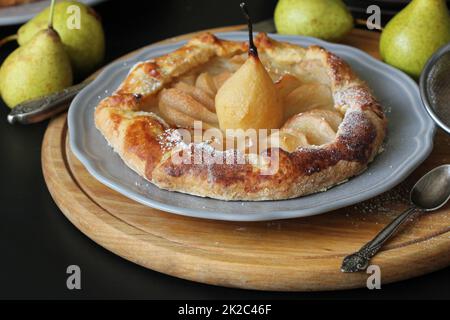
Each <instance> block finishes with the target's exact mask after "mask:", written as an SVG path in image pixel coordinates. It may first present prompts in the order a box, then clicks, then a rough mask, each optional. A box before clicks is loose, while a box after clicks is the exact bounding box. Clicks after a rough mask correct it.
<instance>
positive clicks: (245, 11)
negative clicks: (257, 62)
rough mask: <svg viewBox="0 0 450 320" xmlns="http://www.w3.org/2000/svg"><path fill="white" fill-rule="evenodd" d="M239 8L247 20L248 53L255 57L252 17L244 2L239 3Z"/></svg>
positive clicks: (256, 54) (256, 53)
mask: <svg viewBox="0 0 450 320" xmlns="http://www.w3.org/2000/svg"><path fill="white" fill-rule="evenodd" d="M241 9H242V13H243V14H244V17H245V19H246V20H247V24H248V38H249V40H248V55H249V56H253V57H257V56H258V49H257V48H256V46H255V43H254V42H253V23H252V19H251V18H250V14H249V13H248V9H247V4H246V3H245V2H242V3H241Z"/></svg>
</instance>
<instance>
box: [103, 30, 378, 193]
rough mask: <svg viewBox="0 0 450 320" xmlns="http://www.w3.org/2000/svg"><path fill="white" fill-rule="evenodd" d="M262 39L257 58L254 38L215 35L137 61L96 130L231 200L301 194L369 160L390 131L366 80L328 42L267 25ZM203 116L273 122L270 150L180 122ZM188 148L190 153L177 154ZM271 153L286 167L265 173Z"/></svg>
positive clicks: (182, 184) (156, 167) (132, 163)
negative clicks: (296, 40)
mask: <svg viewBox="0 0 450 320" xmlns="http://www.w3.org/2000/svg"><path fill="white" fill-rule="evenodd" d="M255 44H256V47H257V48H258V51H259V54H258V52H253V54H249V57H247V51H248V50H249V45H248V44H247V43H244V42H234V41H225V40H220V39H218V38H216V37H215V36H213V35H211V34H208V33H205V34H202V35H200V36H197V37H195V38H193V39H192V40H190V41H189V42H188V43H187V44H186V45H184V46H183V47H181V48H180V49H178V50H176V51H174V52H172V53H169V54H167V55H164V56H161V57H158V58H156V59H154V60H149V61H145V62H141V63H138V64H137V65H136V66H134V67H133V68H132V70H131V71H130V73H129V75H128V76H127V78H126V79H125V80H124V82H123V83H122V84H121V86H120V87H119V88H118V89H117V91H116V92H115V93H114V94H113V95H112V96H110V97H107V98H106V99H104V100H103V101H101V102H100V104H99V105H98V107H97V109H96V111H95V124H96V126H97V128H98V129H99V130H100V131H101V133H102V134H103V135H104V137H105V138H106V140H107V141H108V142H109V144H110V145H111V146H112V147H113V148H114V150H115V151H116V152H117V153H118V154H119V155H120V156H121V158H122V159H123V161H124V162H125V163H126V164H127V165H128V166H129V167H130V168H132V169H133V170H134V171H136V172H137V173H138V174H139V175H141V176H142V177H144V178H145V179H147V180H148V181H150V182H152V183H153V184H155V185H156V186H158V187H159V188H162V189H166V190H170V191H179V192H183V193H188V194H193V195H198V196H204V197H211V198H216V199H222V200H252V201H257V200H279V199H288V198H295V197H299V196H303V195H307V194H311V193H315V192H319V191H325V190H326V189H328V188H330V187H332V186H334V185H337V184H340V183H342V182H345V181H346V180H347V179H349V178H350V177H352V176H355V175H357V174H359V173H361V172H362V171H363V170H364V169H366V167H367V165H368V163H369V162H371V161H372V160H373V159H374V157H375V156H376V155H377V154H378V152H379V151H380V149H381V145H382V142H383V139H384V137H385V130H386V119H385V116H384V114H383V110H382V108H381V106H380V104H379V103H378V102H377V101H376V99H375V98H374V97H373V95H372V94H371V92H370V90H369V88H368V87H367V85H366V84H365V83H364V82H363V81H361V80H360V79H358V77H357V76H356V75H355V74H354V73H353V72H352V70H351V69H350V67H349V66H348V65H347V64H346V63H345V62H344V61H343V60H342V59H340V58H339V57H337V56H336V55H334V54H332V53H330V52H328V51H326V50H325V49H323V48H321V47H318V46H311V47H308V48H303V47H300V46H297V45H293V44H289V43H284V42H278V41H275V40H273V39H271V38H269V37H268V36H267V35H266V34H264V33H260V34H259V35H258V36H257V37H256V38H255ZM250 49H251V46H250ZM249 52H250V53H252V52H251V50H250V51H249ZM195 121H201V124H202V129H203V130H206V131H207V130H209V129H213V130H214V128H216V129H215V130H217V131H219V132H225V131H226V130H227V129H242V130H248V129H258V130H259V129H268V130H266V131H267V132H268V135H267V138H266V139H265V142H266V148H259V149H257V151H256V152H253V153H252V152H246V151H247V150H249V146H248V145H246V146H244V148H239V147H237V146H234V145H233V146H232V147H231V148H230V147H223V146H219V144H215V142H217V141H216V140H215V139H216V138H215V137H214V138H211V137H210V138H206V137H205V138H204V140H202V141H198V140H197V141H195V140H194V141H193V142H189V143H188V142H186V141H185V139H184V136H183V135H181V134H180V132H181V130H184V131H188V132H192V131H193V128H194V126H195V125H194V124H195ZM276 129H279V130H276ZM225 136H226V134H225ZM274 137H276V139H277V142H278V144H275V143H273V141H274ZM260 140H261V141H262V140H264V138H261V139H260ZM258 141H259V140H258ZM261 141H259V142H261ZM197 151H200V153H196V152H197ZM275 151H276V153H277V157H276V160H273V157H271V156H272V155H273V154H274V153H275ZM183 152H184V153H186V152H187V154H188V155H189V156H188V157H185V158H183V159H184V160H183V161H174V155H180V154H181V153H183ZM198 154H200V155H201V157H200V158H201V159H200V160H201V161H198V160H199V159H197V158H196V155H198ZM263 155H264V156H263ZM194 158H195V159H194ZM212 158H214V159H215V161H209V160H210V159H212ZM268 158H270V159H272V160H271V161H276V162H277V165H276V167H275V168H276V169H275V170H274V171H272V172H271V174H266V173H264V174H263V172H266V169H267V167H268V166H270V165H272V164H269V162H270V161H266V160H267V159H268ZM208 159H209V160H208ZM217 159H222V160H223V161H222V162H220V161H217ZM230 159H231V160H230ZM238 159H240V160H241V161H238ZM255 159H256V160H255ZM264 159H265V160H264ZM186 160H188V161H186Z"/></svg>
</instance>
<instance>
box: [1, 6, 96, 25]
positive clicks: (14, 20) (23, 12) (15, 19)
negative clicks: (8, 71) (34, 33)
mask: <svg viewBox="0 0 450 320" xmlns="http://www.w3.org/2000/svg"><path fill="white" fill-rule="evenodd" d="M79 1H80V2H82V3H85V4H87V5H88V6H93V5H95V4H97V3H100V2H103V1H105V0H79ZM50 2H51V1H50V0H47V1H38V2H32V3H27V4H22V5H18V6H13V7H5V8H0V26H6V25H13V24H21V23H24V22H27V21H28V20H30V19H31V18H33V17H34V16H35V15H37V14H38V13H39V12H41V11H42V10H44V9H45V8H47V7H48V6H49V5H50Z"/></svg>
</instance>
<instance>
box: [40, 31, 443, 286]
mask: <svg viewBox="0 0 450 320" xmlns="http://www.w3.org/2000/svg"><path fill="white" fill-rule="evenodd" d="M234 29H236V28H235V27H232V28H225V29H223V28H221V29H215V30H212V31H224V30H225V31H229V30H234ZM189 36H192V35H188V36H183V37H177V38H175V39H169V40H166V42H167V41H178V40H180V39H182V38H186V37H189ZM343 42H344V43H346V44H349V45H352V46H355V47H358V48H361V49H363V50H365V51H367V52H368V53H370V54H371V55H373V56H375V57H378V34H377V33H371V32H366V31H362V30H354V31H353V32H352V33H351V34H350V35H349V36H348V37H347V38H346V39H345V40H344V41H343ZM444 163H450V138H449V137H448V136H445V135H444V134H443V133H441V132H439V133H438V134H437V136H436V140H435V149H434V152H433V154H432V155H431V156H430V157H429V158H428V159H427V160H426V161H425V163H424V164H423V165H422V166H420V167H419V168H418V169H417V170H416V171H415V172H414V173H413V174H412V175H411V177H409V178H408V179H407V180H406V181H405V182H403V183H402V184H401V185H399V186H398V187H396V188H395V189H393V190H391V191H389V192H387V193H385V194H383V195H381V196H379V197H377V198H374V199H372V200H370V201H367V202H364V203H361V204H358V205H356V206H352V207H348V208H344V209H341V210H338V211H334V212H330V213H327V214H323V215H319V216H315V217H309V218H302V219H294V220H286V221H272V222H253V223H243V222H221V221H212V220H201V219H194V218H187V217H182V216H177V215H173V214H169V213H165V212H162V211H159V210H155V209H151V208H148V207H145V206H143V205H141V204H138V203H136V202H134V201H132V200H130V199H128V198H126V197H124V196H122V195H120V194H119V193H117V192H115V191H113V190H111V189H109V188H107V187H105V186H104V185H102V184H101V183H99V182H98V181H97V180H95V179H94V178H93V177H92V176H91V175H89V173H88V172H87V171H86V170H85V169H84V167H83V166H82V164H81V163H80V162H79V161H78V160H77V159H76V158H75V156H74V155H73V154H72V152H71V150H70V147H69V145H68V144H67V124H66V115H61V116H59V117H58V118H56V119H54V120H53V121H52V122H51V123H50V124H49V126H48V129H47V132H46V134H45V137H44V142H43V146H42V168H43V171H44V176H45V180H46V182H47V185H48V188H49V190H50V193H51V194H52V196H53V198H54V199H55V202H56V203H57V205H58V206H59V208H60V209H61V211H62V212H63V213H64V214H65V215H66V217H67V218H68V219H69V220H70V221H71V222H72V223H73V224H74V225H75V226H76V227H77V228H78V229H80V230H81V231H82V232H83V233H84V234H86V235H87V236H88V237H90V238H91V239H92V240H94V241H95V242H97V243H98V244H99V245H101V246H103V247H105V248H106V249H108V250H110V251H112V252H114V253H115V254H117V255H119V256H121V257H123V258H125V259H127V260H130V261H132V262H134V263H137V264H139V265H142V266H144V267H147V268H149V269H152V270H156V271H159V272H163V273H166V274H169V275H172V276H176V277H180V278H184V279H189V280H193V281H197V282H203V283H208V284H214V285H220V286H227V287H238V288H247V289H259V290H279V291H313V290H314V291H319V290H336V289H348V288H357V287H364V286H366V281H367V278H368V276H369V275H368V274H365V273H359V274H343V273H341V272H340V270H339V269H340V265H341V261H342V259H343V258H344V256H346V255H347V254H349V253H352V252H354V251H355V250H357V249H359V247H360V246H361V245H362V244H363V243H365V242H367V241H368V240H370V239H371V238H372V237H373V236H374V235H375V234H376V233H377V232H378V231H379V230H380V229H381V228H382V227H383V226H384V225H385V224H387V223H388V222H390V221H391V220H392V219H393V218H394V217H395V216H396V215H397V214H399V213H400V212H401V211H402V210H403V209H405V208H406V206H407V203H408V190H409V189H410V187H411V185H412V184H413V183H414V182H415V181H416V180H417V179H418V177H420V176H421V175H422V174H424V173H425V172H426V171H428V170H430V169H431V168H433V167H436V166H438V165H441V164H444ZM373 264H376V265H378V266H380V268H381V282H382V284H386V283H390V282H394V281H399V280H403V279H408V278H411V277H415V276H418V275H422V274H425V273H428V272H432V271H434V270H437V269H440V268H444V267H447V266H449V265H450V207H449V206H446V207H445V208H443V209H441V210H440V211H438V212H436V213H434V214H430V215H423V216H420V217H418V218H415V221H413V223H409V224H408V225H407V226H405V227H404V228H403V229H402V231H401V232H400V233H399V234H398V236H397V237H395V239H393V240H392V241H391V242H389V243H388V245H387V246H386V247H385V248H384V249H383V251H382V252H381V253H380V254H379V255H378V256H377V257H376V258H375V259H373Z"/></svg>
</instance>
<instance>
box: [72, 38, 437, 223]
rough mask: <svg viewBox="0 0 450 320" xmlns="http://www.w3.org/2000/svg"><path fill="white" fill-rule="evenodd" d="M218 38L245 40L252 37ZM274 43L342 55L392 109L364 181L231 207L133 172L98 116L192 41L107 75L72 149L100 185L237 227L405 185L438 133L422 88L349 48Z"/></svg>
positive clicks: (85, 103) (89, 100) (302, 41)
mask: <svg viewBox="0 0 450 320" xmlns="http://www.w3.org/2000/svg"><path fill="white" fill-rule="evenodd" d="M218 36H219V37H221V38H225V39H230V40H238V41H245V40H246V39H247V34H246V33H245V32H233V33H220V34H218ZM271 37H273V38H275V39H278V40H281V41H289V42H292V43H296V44H299V45H303V46H307V45H311V44H319V45H321V46H323V47H325V48H326V49H328V50H330V51H332V52H334V53H336V54H338V55H339V56H341V57H342V58H344V59H345V60H346V61H347V62H348V63H350V64H351V66H352V67H353V69H354V70H355V71H356V72H357V73H358V74H359V76H360V77H361V78H363V79H364V80H366V81H367V82H368V84H369V85H370V87H371V88H372V89H373V90H374V92H375V94H376V96H377V97H378V98H379V100H380V101H381V103H382V105H383V106H384V107H385V109H386V113H387V115H388V118H389V136H388V139H387V141H386V146H385V151H384V152H383V153H382V154H381V155H379V156H378V157H377V158H376V159H375V161H374V162H373V163H372V164H371V165H370V167H369V169H368V170H367V171H366V172H365V173H363V174H362V175H360V176H358V177H355V178H353V179H351V180H350V181H349V182H347V183H345V184H342V185H340V186H337V187H335V188H333V189H331V190H329V191H327V192H325V193H319V194H315V195H311V196H307V197H303V198H298V199H293V200H285V201H267V202H225V201H220V200H214V199H204V198H200V197H195V196H190V195H186V194H181V193H176V192H169V191H164V190H160V189H159V188H157V187H155V186H153V185H152V184H150V183H148V182H147V181H146V180H144V179H143V178H141V177H140V176H138V175H137V174H136V173H134V172H133V171H132V170H131V169H129V168H128V167H127V166H126V165H125V164H124V163H123V161H122V160H121V159H120V157H119V156H118V155H117V154H115V153H114V152H113V150H112V149H111V148H110V147H109V146H108V144H107V143H106V141H105V139H104V138H103V136H102V135H101V134H100V132H99V131H98V130H97V129H96V128H95V126H94V115H93V113H94V109H95V106H96V105H97V104H98V102H99V101H100V100H101V99H103V98H104V97H106V96H108V95H110V94H111V93H112V92H113V91H114V90H115V89H116V88H117V87H118V85H119V84H120V83H121V81H122V80H123V79H124V77H125V76H126V75H127V72H128V71H129V69H130V68H131V67H132V66H133V64H134V63H136V62H137V61H142V60H146V59H149V58H153V57H157V56H160V55H163V54H166V53H168V52H170V51H173V50H174V49H176V48H178V47H180V46H181V45H183V44H184V43H185V42H180V43H176V44H168V45H161V46H157V47H151V48H147V49H144V50H142V51H140V52H138V53H137V54H136V55H135V56H134V57H132V58H130V59H128V60H127V61H126V62H117V63H114V64H112V65H111V66H109V67H108V68H106V69H105V70H104V71H103V72H102V73H101V74H100V76H99V77H98V78H97V79H96V80H95V81H94V82H93V83H92V84H90V85H89V86H88V87H87V88H85V89H84V90H83V91H82V92H81V93H80V94H78V96H77V97H76V98H75V100H74V101H73V102H72V105H71V107H70V110H69V117H68V123H69V134H70V145H71V148H72V150H73V152H74V153H75V155H76V156H77V157H78V159H79V160H80V161H81V162H82V163H83V164H84V166H85V167H86V168H87V170H88V171H89V172H90V173H91V174H92V175H93V176H94V177H95V178H96V179H98V180H99V181H100V182H102V183H103V184H105V185H107V186H108V187H110V188H112V189H114V190H116V191H118V192H119V193H121V194H123V195H125V196H127V197H129V198H131V199H133V200H135V201H137V202H140V203H142V204H144V205H147V206H150V207H154V208H157V209H161V210H164V211H168V212H172V213H177V214H181V215H186V216H192V217H199V218H208V219H217V220H234V221H263V220H275V219H287V218H298V217H306V216H310V215H315V214H319V213H324V212H327V211H331V210H335V209H338V208H342V207H345V206H349V205H352V204H356V203H358V202H361V201H364V200H367V199H369V198H372V197H375V196H377V195H379V194H380V193H382V192H385V191H387V190H389V189H391V188H392V187H394V186H395V185H397V184H398V183H399V182H401V181H402V180H403V179H404V178H406V177H407V176H408V175H409V174H410V173H411V172H412V171H413V170H414V169H415V168H416V167H417V166H418V165H419V164H420V163H421V162H423V161H424V160H425V159H426V158H427V156H428V155H429V154H430V152H431V150H432V147H433V136H434V132H435V127H434V124H433V122H432V121H431V119H430V118H429V117H428V115H427V113H426V112H425V110H424V108H423V107H422V104H421V101H420V96H419V89H418V86H417V84H416V83H415V82H414V81H413V80H411V79H410V78H409V77H408V76H406V75H405V74H403V73H402V72H400V71H398V70H396V69H394V68H392V67H390V66H388V65H386V64H384V63H382V62H379V61H377V60H376V59H373V58H372V57H370V56H369V55H368V54H366V53H364V52H362V51H360V50H358V49H354V48H351V47H348V46H344V45H338V44H331V43H326V42H323V41H320V40H317V39H312V38H307V37H297V36H279V35H271Z"/></svg>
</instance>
